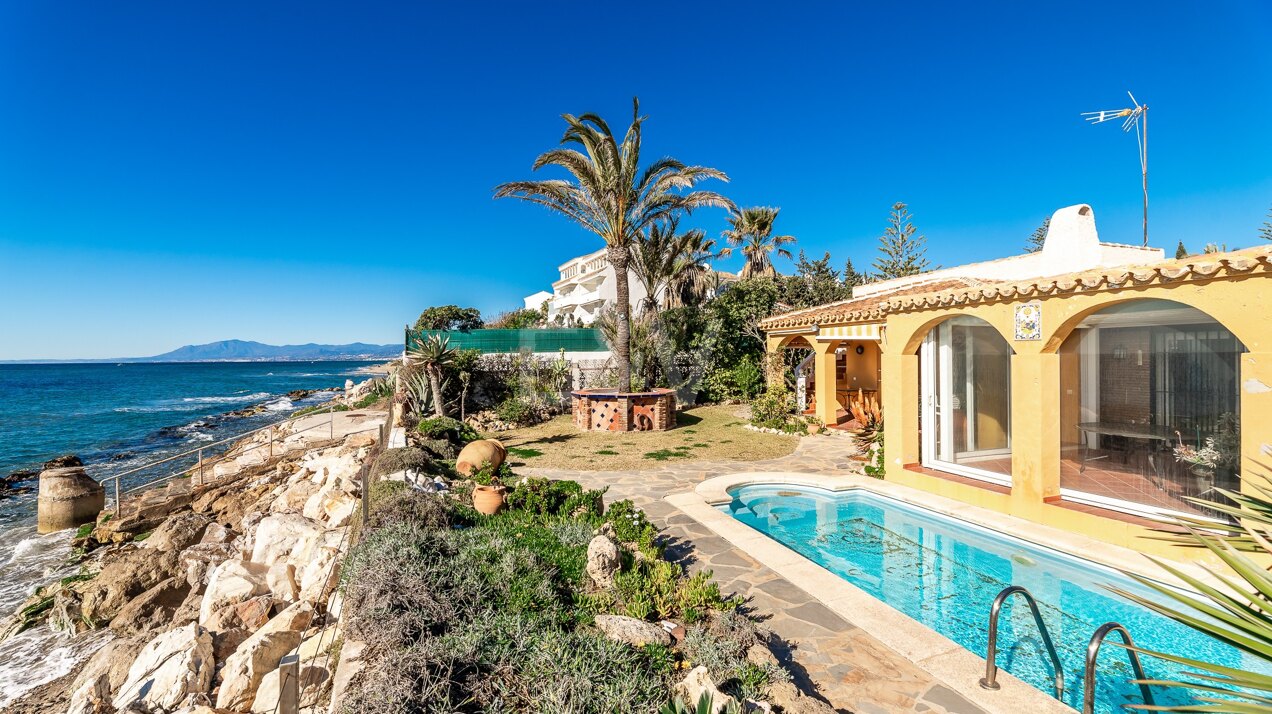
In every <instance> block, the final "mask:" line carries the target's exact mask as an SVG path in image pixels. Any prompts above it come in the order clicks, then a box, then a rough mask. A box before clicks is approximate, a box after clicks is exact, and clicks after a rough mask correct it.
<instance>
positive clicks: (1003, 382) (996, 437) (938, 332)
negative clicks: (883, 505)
mask: <svg viewBox="0 0 1272 714" xmlns="http://www.w3.org/2000/svg"><path fill="white" fill-rule="evenodd" d="M1011 355H1012V349H1011V345H1009V344H1008V343H1007V340H1005V339H1004V338H1003V336H1002V334H1001V333H999V331H998V330H997V329H995V328H994V327H993V326H992V325H990V324H989V323H988V322H985V321H984V320H981V319H979V318H975V317H968V316H959V317H953V318H950V319H948V320H945V321H943V322H941V323H939V324H937V325H935V326H934V327H932V329H931V330H929V331H928V333H927V336H926V337H925V338H924V340H923V344H922V346H921V347H920V348H919V381H920V387H921V391H920V394H921V417H920V436H921V438H920V445H921V447H922V458H923V465H924V466H926V467H928V468H934V469H938V470H942V471H949V472H951V473H955V474H958V475H962V476H967V477H970V478H976V479H981V480H986V481H991V482H994V483H999V484H1004V485H1010V484H1011Z"/></svg>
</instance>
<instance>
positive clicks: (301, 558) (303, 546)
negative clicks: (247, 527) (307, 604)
mask: <svg viewBox="0 0 1272 714" xmlns="http://www.w3.org/2000/svg"><path fill="white" fill-rule="evenodd" d="M322 533H323V529H322V527H321V526H319V525H318V524H316V523H314V522H313V521H311V520H309V519H308V518H306V517H304V516H302V515H299V514H295V513H275V514H274V515H271V516H267V517H265V518H264V519H262V520H261V522H260V524H259V525H257V526H256V534H255V537H254V539H253V545H252V557H251V560H252V561H253V562H255V563H263V564H264V565H265V566H266V567H269V566H271V565H273V564H274V563H277V562H278V561H280V560H288V561H290V562H292V563H304V562H305V561H306V560H308V559H309V558H310V557H311V556H312V554H313V551H314V549H315V547H316V545H317V544H318V543H319V542H320V541H321V539H322Z"/></svg>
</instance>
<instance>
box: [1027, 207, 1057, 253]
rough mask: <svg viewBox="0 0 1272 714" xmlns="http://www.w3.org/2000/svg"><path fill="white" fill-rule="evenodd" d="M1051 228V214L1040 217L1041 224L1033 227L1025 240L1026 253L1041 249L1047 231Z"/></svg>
mask: <svg viewBox="0 0 1272 714" xmlns="http://www.w3.org/2000/svg"><path fill="white" fill-rule="evenodd" d="M1050 228H1051V216H1047V217H1046V218H1044V219H1042V225H1040V226H1038V227H1037V228H1035V229H1034V232H1033V233H1031V234H1030V235H1029V239H1028V240H1026V241H1025V252H1026V253H1037V252H1038V251H1040V250H1042V244H1043V243H1046V242H1047V231H1048V230H1049V229H1050Z"/></svg>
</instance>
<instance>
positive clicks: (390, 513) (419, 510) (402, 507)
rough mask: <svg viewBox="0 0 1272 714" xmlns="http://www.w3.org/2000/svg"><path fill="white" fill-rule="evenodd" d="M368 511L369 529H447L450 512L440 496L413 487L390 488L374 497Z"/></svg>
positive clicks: (449, 521)
mask: <svg viewBox="0 0 1272 714" xmlns="http://www.w3.org/2000/svg"><path fill="white" fill-rule="evenodd" d="M385 483H400V482H395V481H388V482H385ZM377 485H378V484H377ZM369 511H370V516H369V517H368V519H367V526H366V527H367V528H368V529H375V528H382V527H384V526H386V525H388V524H390V523H412V524H416V525H419V526H421V527H423V528H430V529H439V528H449V527H450V524H451V519H450V513H449V512H448V511H447V509H446V503H445V501H444V500H443V499H442V497H441V496H438V495H436V494H432V493H424V492H423V491H416V490H415V489H413V488H400V489H393V490H391V491H388V492H387V493H386V494H385V495H382V496H380V497H379V498H373V499H372V503H371V507H370V508H369Z"/></svg>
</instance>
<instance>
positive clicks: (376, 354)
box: [3, 340, 402, 362]
mask: <svg viewBox="0 0 1272 714" xmlns="http://www.w3.org/2000/svg"><path fill="white" fill-rule="evenodd" d="M401 354H402V345H400V344H397V345H372V344H368V343H366V342H352V343H350V344H347V345H319V344H315V343H313V342H310V343H309V344H305V345H267V344H265V343H263V342H251V341H248V340H221V341H220V342H209V343H207V344H206V345H186V346H185V347H178V348H177V349H175V350H173V351H171V352H164V353H163V354H161V355H155V356H153V357H123V358H115V359H83V360H3V361H6V362H10V361H18V362H292V361H296V362H299V361H309V360H358V359H392V358H394V357H397V356H399V355H401Z"/></svg>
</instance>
